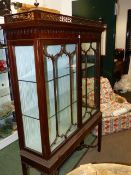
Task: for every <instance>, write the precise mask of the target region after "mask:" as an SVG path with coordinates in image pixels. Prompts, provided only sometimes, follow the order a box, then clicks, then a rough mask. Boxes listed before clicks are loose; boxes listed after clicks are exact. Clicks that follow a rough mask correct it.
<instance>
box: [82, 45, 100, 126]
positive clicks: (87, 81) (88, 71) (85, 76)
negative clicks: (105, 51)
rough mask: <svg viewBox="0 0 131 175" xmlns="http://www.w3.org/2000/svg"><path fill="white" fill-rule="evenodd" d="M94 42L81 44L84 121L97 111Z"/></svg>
mask: <svg viewBox="0 0 131 175" xmlns="http://www.w3.org/2000/svg"><path fill="white" fill-rule="evenodd" d="M95 65H96V43H95V42H93V43H82V44H81V70H82V122H83V123H84V122H86V121H87V120H88V119H89V118H90V117H91V116H93V115H94V113H95V112H96V111H97V104H96V102H95V96H94V94H95V92H94V91H95V86H96V83H95V75H96V66H95Z"/></svg>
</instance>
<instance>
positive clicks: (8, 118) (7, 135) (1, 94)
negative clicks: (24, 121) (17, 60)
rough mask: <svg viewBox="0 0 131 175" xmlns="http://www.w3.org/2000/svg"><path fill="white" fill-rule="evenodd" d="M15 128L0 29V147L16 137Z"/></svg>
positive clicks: (7, 65) (6, 60)
mask: <svg viewBox="0 0 131 175" xmlns="http://www.w3.org/2000/svg"><path fill="white" fill-rule="evenodd" d="M16 128H17V127H16V121H15V114H14V104H13V96H12V91H11V82H10V73H9V64H8V58H7V46H6V44H5V40H4V36H3V30H0V149H2V148H4V147H5V146H7V145H8V144H10V143H12V142H13V141H15V140H16V139H17V138H18V136H17V132H16Z"/></svg>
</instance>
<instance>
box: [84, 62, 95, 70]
mask: <svg viewBox="0 0 131 175" xmlns="http://www.w3.org/2000/svg"><path fill="white" fill-rule="evenodd" d="M93 66H95V64H94V63H87V65H86V64H85V63H82V70H85V69H87V68H89V67H93Z"/></svg>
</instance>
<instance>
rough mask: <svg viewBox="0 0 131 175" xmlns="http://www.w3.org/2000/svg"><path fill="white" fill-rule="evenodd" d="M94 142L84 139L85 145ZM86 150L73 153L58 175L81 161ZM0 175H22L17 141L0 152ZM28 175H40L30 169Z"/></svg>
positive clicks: (90, 136)
mask: <svg viewBox="0 0 131 175" xmlns="http://www.w3.org/2000/svg"><path fill="white" fill-rule="evenodd" d="M94 140H95V137H94V136H92V135H89V136H88V137H86V139H85V143H87V144H90V143H92V142H93V141H94ZM86 151H87V149H82V150H81V151H75V152H74V153H72V155H71V156H70V157H69V158H68V159H67V160H66V161H65V162H64V164H63V165H62V166H61V168H60V170H59V175H65V174H66V173H67V172H69V171H71V170H72V169H73V168H74V167H75V166H76V165H77V163H78V162H79V161H80V160H81V158H82V156H83V155H84V154H85V153H86ZM0 175H22V167H21V160H20V156H19V145H18V141H16V142H14V143H12V144H10V145H9V146H7V147H6V148H4V149H3V150H0ZM29 175H41V174H40V173H39V172H38V171H36V170H35V169H33V168H31V169H30V173H29Z"/></svg>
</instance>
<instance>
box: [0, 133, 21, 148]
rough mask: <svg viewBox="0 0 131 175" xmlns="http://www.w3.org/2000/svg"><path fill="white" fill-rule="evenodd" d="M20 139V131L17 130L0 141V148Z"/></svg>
mask: <svg viewBox="0 0 131 175" xmlns="http://www.w3.org/2000/svg"><path fill="white" fill-rule="evenodd" d="M17 139H18V133H17V131H15V132H14V133H13V134H12V135H10V136H8V137H7V138H5V139H3V140H1V141H0V150H1V149H3V148H5V147H6V146H8V145H9V144H11V143H13V142H14V141H16V140H17Z"/></svg>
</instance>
